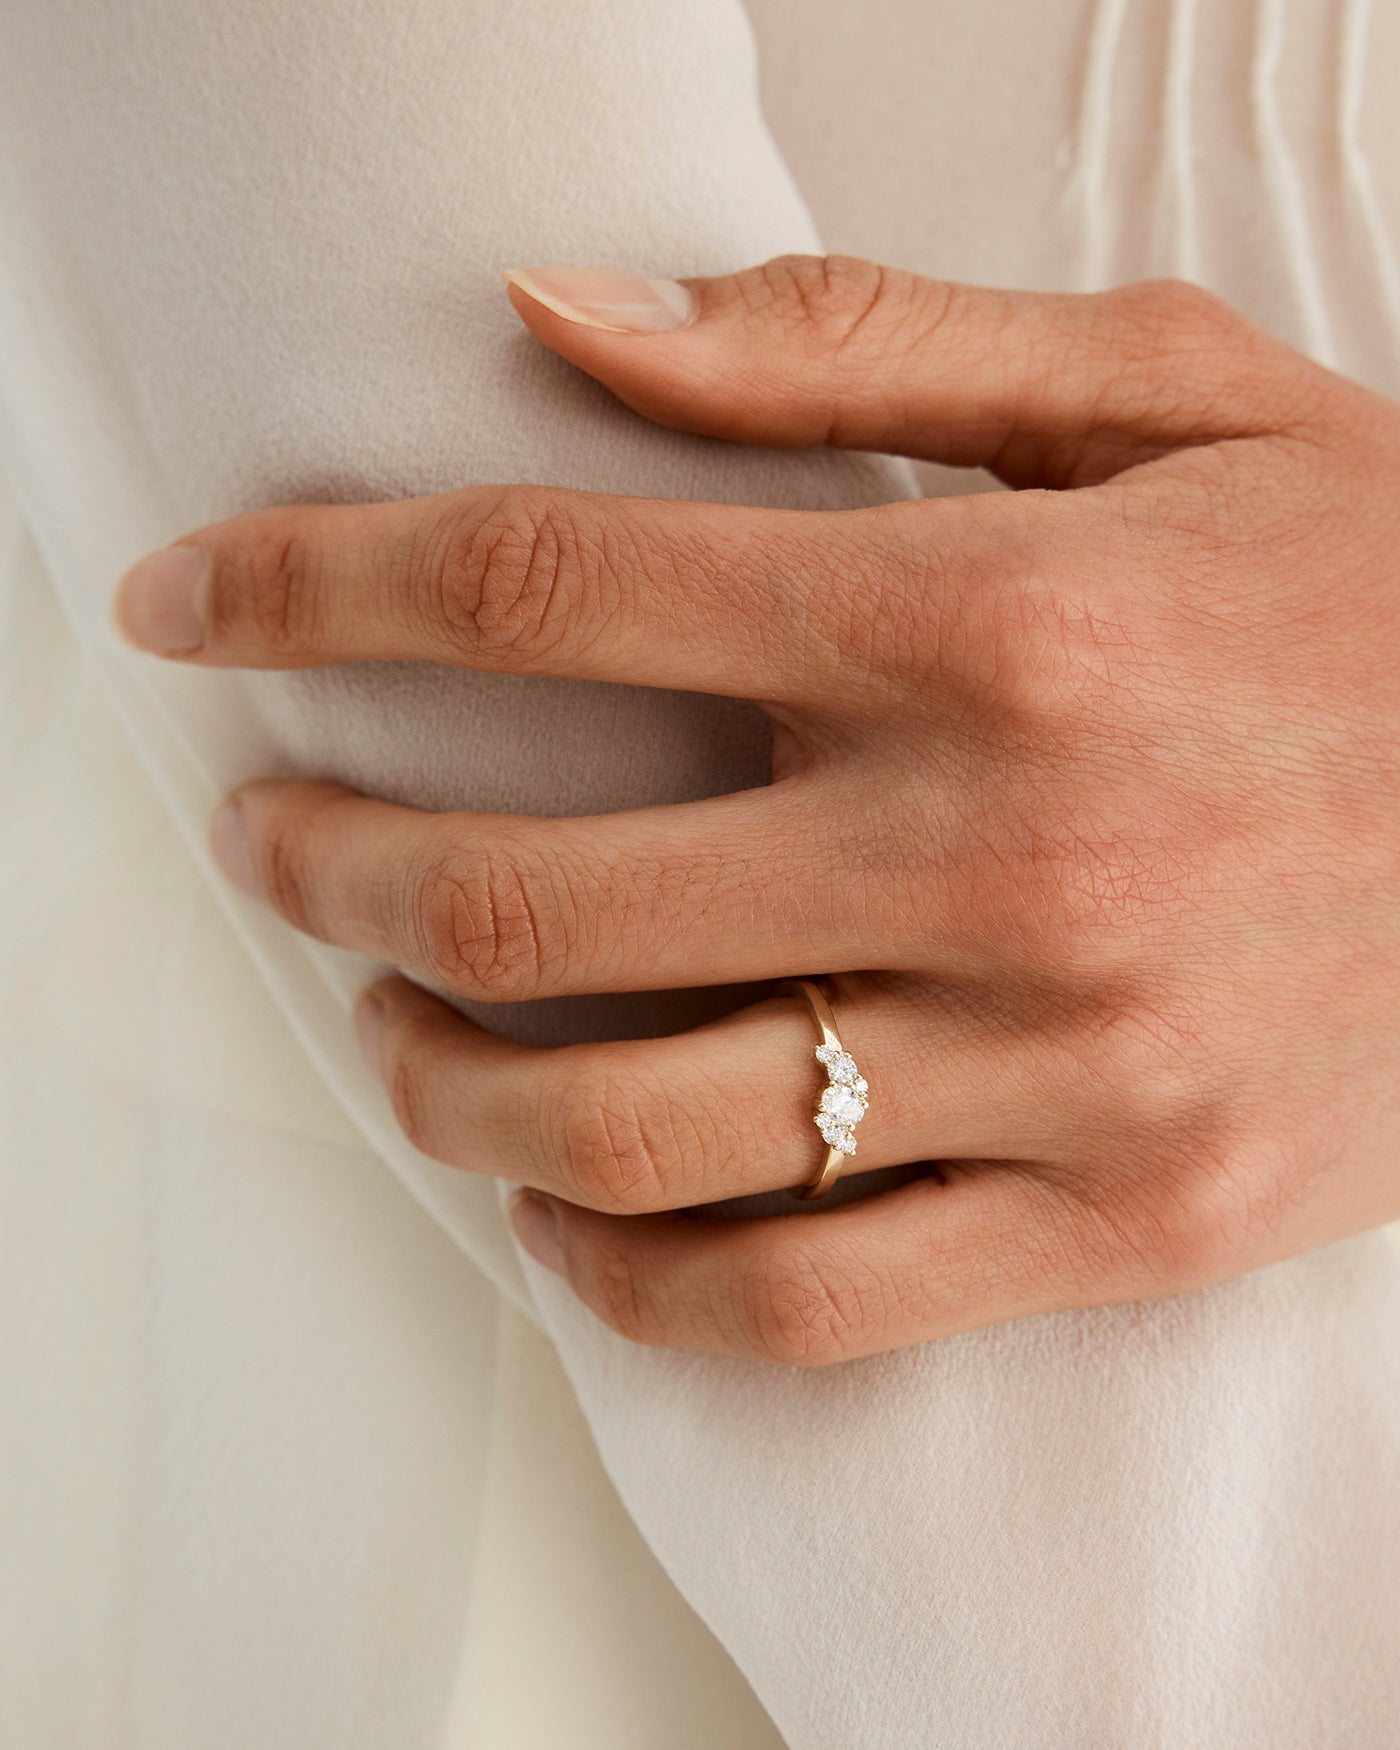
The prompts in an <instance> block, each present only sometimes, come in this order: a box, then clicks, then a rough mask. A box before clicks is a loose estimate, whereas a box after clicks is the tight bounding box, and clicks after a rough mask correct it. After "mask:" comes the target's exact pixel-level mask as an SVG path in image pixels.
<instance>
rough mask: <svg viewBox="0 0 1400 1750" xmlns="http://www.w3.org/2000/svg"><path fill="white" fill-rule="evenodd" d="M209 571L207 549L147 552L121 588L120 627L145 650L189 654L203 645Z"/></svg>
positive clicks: (119, 595)
mask: <svg viewBox="0 0 1400 1750" xmlns="http://www.w3.org/2000/svg"><path fill="white" fill-rule="evenodd" d="M211 570H212V563H211V560H210V557H209V554H208V552H207V550H206V549H205V548H203V547H163V548H162V549H161V550H160V552H158V553H148V554H147V555H146V557H145V558H144V559H142V560H139V561H138V562H137V564H135V565H133V566H132V568H131V570H130V571H128V572H127V574H126V576H125V577H124V578H123V579H122V580H121V582H120V584H118V586H117V600H116V618H117V625H118V626H119V627H120V629H121V630H122V632H124V633H125V634H126V636H127V637H128V638H129V639H130V640H131V642H132V643H133V644H135V645H137V646H138V647H139V648H140V649H142V650H150V651H153V652H154V653H155V654H156V655H157V656H189V655H191V654H192V653H193V652H194V651H196V650H198V649H199V647H200V646H201V645H202V644H203V643H204V630H205V617H206V614H207V611H208V606H209V573H210V571H211Z"/></svg>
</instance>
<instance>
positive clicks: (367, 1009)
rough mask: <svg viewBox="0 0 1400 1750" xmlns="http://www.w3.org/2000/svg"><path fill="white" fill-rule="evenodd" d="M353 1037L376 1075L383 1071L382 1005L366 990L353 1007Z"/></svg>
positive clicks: (380, 1074)
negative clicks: (357, 1041)
mask: <svg viewBox="0 0 1400 1750" xmlns="http://www.w3.org/2000/svg"><path fill="white" fill-rule="evenodd" d="M355 1037H356V1038H357V1039H358V1040H359V1042H360V1050H361V1052H362V1053H363V1054H364V1060H365V1062H366V1063H367V1064H368V1065H369V1067H370V1068H371V1069H372V1070H373V1071H374V1073H375V1074H376V1075H377V1076H382V1074H383V1072H384V1005H383V1003H382V1002H380V1000H379V998H378V997H377V996H375V995H374V993H373V992H372V991H367V992H366V993H365V995H364V996H362V997H361V998H360V1000H359V1003H358V1004H357V1005H356V1008H355Z"/></svg>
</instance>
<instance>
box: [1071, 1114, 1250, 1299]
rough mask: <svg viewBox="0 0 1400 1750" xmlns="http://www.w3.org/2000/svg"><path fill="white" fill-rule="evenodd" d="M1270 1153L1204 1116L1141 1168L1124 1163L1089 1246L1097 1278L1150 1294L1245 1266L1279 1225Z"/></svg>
mask: <svg viewBox="0 0 1400 1750" xmlns="http://www.w3.org/2000/svg"><path fill="white" fill-rule="evenodd" d="M1272 1152H1274V1151H1273V1150H1272V1149H1271V1147H1270V1146H1269V1145H1264V1146H1260V1145H1259V1144H1258V1143H1257V1142H1256V1141H1254V1140H1251V1139H1249V1138H1247V1137H1245V1136H1243V1135H1240V1134H1235V1133H1231V1132H1230V1131H1229V1130H1228V1129H1227V1128H1226V1126H1225V1125H1224V1124H1223V1123H1222V1122H1221V1121H1220V1119H1219V1117H1218V1115H1217V1114H1215V1113H1208V1114H1203V1115H1200V1116H1198V1118H1197V1120H1196V1121H1195V1122H1187V1123H1183V1124H1181V1125H1180V1126H1179V1127H1177V1129H1176V1131H1175V1134H1173V1135H1171V1137H1170V1140H1169V1141H1167V1143H1166V1146H1162V1143H1161V1141H1160V1140H1159V1141H1158V1144H1157V1146H1156V1147H1152V1148H1149V1151H1148V1152H1147V1153H1146V1154H1142V1155H1139V1156H1138V1157H1137V1162H1136V1164H1134V1163H1133V1162H1122V1163H1120V1170H1119V1172H1118V1174H1117V1175H1116V1176H1115V1177H1114V1179H1113V1180H1112V1181H1111V1182H1110V1184H1109V1186H1108V1188H1107V1195H1106V1196H1102V1197H1100V1198H1099V1199H1097V1200H1096V1206H1095V1208H1094V1210H1093V1222H1092V1229H1091V1237H1090V1238H1089V1239H1088V1240H1087V1241H1086V1245H1085V1250H1086V1252H1087V1253H1089V1254H1090V1255H1091V1256H1092V1257H1093V1258H1094V1260H1095V1266H1096V1270H1097V1274H1098V1275H1099V1277H1101V1278H1103V1279H1106V1280H1110V1281H1112V1282H1113V1283H1114V1284H1115V1286H1116V1287H1117V1288H1119V1289H1120V1290H1122V1291H1124V1292H1131V1293H1134V1294H1142V1295H1153V1294H1162V1293H1164V1292H1169V1293H1181V1292H1184V1291H1185V1290H1187V1289H1191V1288H1197V1287H1202V1286H1204V1285H1205V1284H1207V1283H1210V1282H1216V1281H1219V1280H1220V1279H1221V1278H1222V1277H1225V1276H1232V1275H1236V1274H1238V1273H1239V1272H1240V1271H1241V1270H1244V1269H1247V1268H1249V1267H1250V1266H1251V1265H1252V1264H1253V1263H1255V1262H1257V1261H1258V1257H1257V1255H1256V1254H1257V1253H1258V1251H1259V1246H1260V1243H1261V1242H1262V1241H1263V1240H1264V1239H1265V1237H1266V1236H1267V1235H1268V1234H1269V1233H1271V1232H1272V1231H1273V1229H1274V1228H1275V1227H1276V1226H1277V1224H1278V1220H1279V1202H1280V1200H1279V1197H1278V1195H1277V1192H1276V1190H1275V1189H1274V1187H1275V1185H1276V1184H1277V1178H1276V1176H1275V1173H1274V1171H1273V1162H1272V1160H1271V1158H1270V1157H1271V1154H1272ZM1144 1165H1145V1166H1147V1167H1148V1169H1149V1170H1148V1171H1146V1172H1144V1171H1142V1167H1143V1166H1144Z"/></svg>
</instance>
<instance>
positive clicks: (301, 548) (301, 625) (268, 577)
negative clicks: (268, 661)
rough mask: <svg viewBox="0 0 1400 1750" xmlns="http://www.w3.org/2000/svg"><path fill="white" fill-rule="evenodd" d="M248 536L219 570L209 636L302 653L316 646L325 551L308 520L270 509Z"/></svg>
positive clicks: (222, 554)
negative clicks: (249, 639) (247, 640)
mask: <svg viewBox="0 0 1400 1750" xmlns="http://www.w3.org/2000/svg"><path fill="white" fill-rule="evenodd" d="M250 525H251V526H250V527H249V528H248V529H247V530H246V531H245V538H244V539H243V540H241V541H239V542H238V543H237V544H235V545H233V546H231V547H229V548H227V549H224V550H222V551H221V552H220V554H219V560H218V563H217V564H216V566H215V567H214V579H213V586H212V588H211V591H210V599H209V607H208V613H209V621H210V632H211V635H212V636H213V637H215V638H218V637H220V636H221V635H228V634H232V633H236V634H237V635H238V636H239V637H240V638H249V637H251V638H252V639H253V640H254V641H255V642H256V644H257V645H258V647H259V648H260V649H263V650H267V651H271V652H277V651H298V650H306V649H309V648H313V647H314V646H315V644H316V642H317V629H318V619H319V608H318V603H319V601H320V599H321V593H320V587H319V584H320V577H321V570H322V565H321V557H320V554H321V548H320V543H319V542H318V541H316V540H315V539H314V538H313V535H312V532H311V525H310V521H309V519H308V517H307V516H306V515H305V514H303V513H298V512H292V511H285V510H279V511H271V512H265V513H263V514H262V515H260V516H256V517H253V518H251V519H250Z"/></svg>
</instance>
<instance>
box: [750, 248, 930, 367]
mask: <svg viewBox="0 0 1400 1750" xmlns="http://www.w3.org/2000/svg"><path fill="white" fill-rule="evenodd" d="M917 283H918V282H917V281H916V279H915V276H914V275H913V274H908V273H903V272H899V271H896V270H894V269H891V268H886V267H881V266H880V265H879V264H878V263H876V262H873V261H867V260H865V259H863V258H862V257H860V256H855V255H779V256H776V257H775V258H774V259H773V260H772V261H769V262H765V263H764V265H763V266H762V267H760V268H758V269H757V270H756V272H755V273H754V275H753V276H752V277H751V278H750V279H749V280H748V282H747V284H746V286H745V290H746V293H747V296H748V300H749V303H750V308H751V310H752V311H753V312H754V313H755V314H761V315H763V316H765V317H767V318H769V319H772V318H776V319H777V320H778V321H779V322H780V323H781V324H782V326H783V327H785V328H787V329H790V330H792V331H794V332H796V333H797V334H798V335H805V336H807V337H809V338H810V339H811V340H812V342H813V343H814V344H815V345H816V346H817V347H819V348H820V349H821V350H822V351H823V352H829V351H839V350H840V349H841V348H842V347H844V346H846V345H847V344H849V342H850V341H851V340H852V338H853V337H854V336H855V335H857V334H858V333H861V334H863V333H864V332H865V331H866V330H867V328H869V327H871V326H872V325H878V327H879V329H880V330H881V331H882V335H883V331H884V330H886V329H888V328H889V327H892V326H894V325H896V324H897V323H898V322H899V321H901V320H902V319H903V317H904V316H905V315H906V314H907V312H908V309H909V307H910V305H911V304H912V302H913V301H914V288H915V286H916V285H917ZM880 337H881V336H877V335H875V334H872V335H871V339H872V340H874V339H877V338H880Z"/></svg>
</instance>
